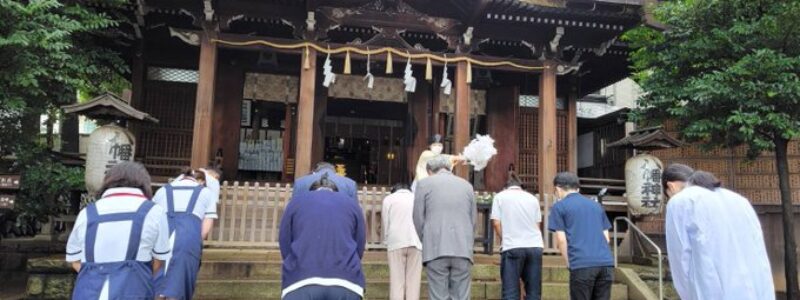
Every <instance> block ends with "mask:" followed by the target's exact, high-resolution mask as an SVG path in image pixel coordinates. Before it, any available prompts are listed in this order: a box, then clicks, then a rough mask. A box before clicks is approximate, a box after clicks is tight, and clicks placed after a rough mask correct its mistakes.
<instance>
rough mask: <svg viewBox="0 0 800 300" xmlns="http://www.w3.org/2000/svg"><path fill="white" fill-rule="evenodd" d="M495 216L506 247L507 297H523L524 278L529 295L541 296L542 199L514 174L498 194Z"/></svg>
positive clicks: (503, 258)
mask: <svg viewBox="0 0 800 300" xmlns="http://www.w3.org/2000/svg"><path fill="white" fill-rule="evenodd" d="M491 217H492V223H493V225H494V229H495V232H497V236H498V237H500V241H501V247H502V248H501V249H500V251H501V263H500V273H501V274H500V278H501V280H502V281H503V299H506V300H507V299H513V300H517V299H520V279H522V282H523V283H524V284H525V299H528V300H531V299H541V291H542V248H543V247H544V242H543V241H542V232H541V230H540V224H541V222H542V213H541V210H540V208H539V199H536V197H535V196H533V195H532V194H531V193H528V192H526V191H525V190H523V189H522V183H521V181H520V180H519V178H518V177H517V176H516V175H515V174H511V175H510V176H509V179H508V183H507V184H506V189H505V190H503V191H502V192H500V193H498V194H497V195H495V196H494V200H493V202H492V216H491Z"/></svg>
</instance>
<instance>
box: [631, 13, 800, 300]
mask: <svg viewBox="0 0 800 300" xmlns="http://www.w3.org/2000/svg"><path fill="white" fill-rule="evenodd" d="M655 14H656V18H657V19H658V20H659V21H660V22H661V23H662V24H664V25H665V27H666V29H665V30H663V31H659V30H655V29H652V28H648V27H640V28H637V29H635V30H632V31H630V32H628V33H626V34H625V36H624V40H625V41H627V42H628V43H629V44H630V46H631V47H632V48H634V49H635V51H634V52H633V54H632V55H631V60H632V63H633V68H634V72H635V75H634V79H635V80H636V81H637V82H638V83H639V84H640V85H641V86H642V88H643V90H644V91H645V92H646V94H645V95H644V96H643V97H642V98H641V99H640V101H639V106H640V108H639V109H638V110H637V111H636V113H635V114H634V118H635V119H636V120H637V121H639V122H641V123H662V122H664V121H666V120H675V121H677V122H675V123H676V124H677V127H678V129H679V132H680V133H681V136H682V137H683V138H684V139H687V140H689V141H695V142H699V143H701V144H703V145H705V146H709V147H714V146H718V147H731V146H736V145H746V146H747V147H748V154H749V157H751V158H754V157H756V156H758V155H760V154H761V153H763V152H764V151H775V160H776V166H777V170H778V175H779V186H780V191H781V204H782V207H783V222H784V224H783V228H784V241H785V243H784V244H785V249H784V251H785V253H784V254H785V257H784V259H785V264H786V273H787V274H786V276H787V286H788V287H789V289H788V290H787V293H788V297H789V298H790V299H794V297H797V296H798V295H797V285H798V284H797V272H796V271H797V268H796V255H795V253H796V249H795V247H794V245H795V242H794V235H793V230H794V229H793V225H792V218H793V212H792V211H793V208H792V199H791V193H790V184H789V180H788V177H789V172H788V161H787V158H786V156H787V155H786V153H787V151H786V150H787V144H788V142H789V141H790V140H791V139H794V138H797V137H800V1H797V0H792V1H786V0H760V1H752V0H678V1H665V2H660V3H659V4H658V7H657V8H656V9H655Z"/></svg>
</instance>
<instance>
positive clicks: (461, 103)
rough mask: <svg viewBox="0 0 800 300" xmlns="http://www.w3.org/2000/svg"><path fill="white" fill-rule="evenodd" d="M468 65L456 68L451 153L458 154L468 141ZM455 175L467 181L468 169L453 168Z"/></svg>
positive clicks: (460, 64) (463, 167) (458, 65)
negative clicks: (452, 147)
mask: <svg viewBox="0 0 800 300" xmlns="http://www.w3.org/2000/svg"><path fill="white" fill-rule="evenodd" d="M467 68H468V65H467V63H466V62H459V63H458V64H457V66H456V82H455V84H456V109H455V127H454V129H453V138H454V143H453V146H454V147H455V149H453V153H454V154H456V153H460V152H461V151H462V150H464V147H466V146H467V143H469V140H470V132H469V117H470V110H471V109H470V104H471V103H470V99H469V98H470V94H471V92H470V89H469V83H467V72H468V70H467ZM455 174H456V175H458V176H461V177H462V178H464V179H469V167H468V166H459V167H458V168H455Z"/></svg>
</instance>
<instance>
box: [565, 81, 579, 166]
mask: <svg viewBox="0 0 800 300" xmlns="http://www.w3.org/2000/svg"><path fill="white" fill-rule="evenodd" d="M576 82H577V80H572V84H571V86H570V90H569V96H568V97H567V170H568V171H570V172H572V173H575V174H576V175H577V174H578V87H577V86H576Z"/></svg>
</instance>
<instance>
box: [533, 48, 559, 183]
mask: <svg viewBox="0 0 800 300" xmlns="http://www.w3.org/2000/svg"><path fill="white" fill-rule="evenodd" d="M556 131H557V123H556V67H555V64H553V63H552V62H548V63H545V69H544V70H543V71H542V74H541V75H540V76H539V141H538V142H539V176H538V177H539V178H538V181H539V193H540V194H552V193H553V192H554V191H553V178H554V177H555V176H556V168H557V160H558V157H557V155H556V146H557V144H556V137H557V135H556Z"/></svg>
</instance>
